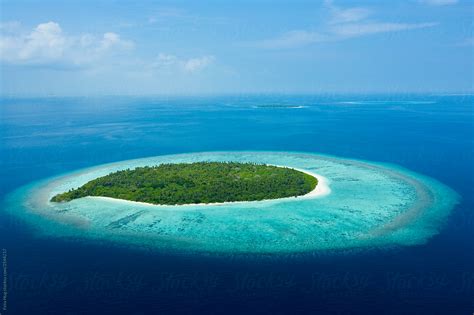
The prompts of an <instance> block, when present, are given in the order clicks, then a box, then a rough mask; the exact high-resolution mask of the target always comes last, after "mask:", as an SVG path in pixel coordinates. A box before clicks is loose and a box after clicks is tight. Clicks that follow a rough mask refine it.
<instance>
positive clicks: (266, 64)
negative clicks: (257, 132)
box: [0, 0, 474, 96]
mask: <svg viewBox="0 0 474 315" xmlns="http://www.w3.org/2000/svg"><path fill="white" fill-rule="evenodd" d="M0 20H1V21H0V71H1V72H0V87H1V91H0V94H1V95H3V96H8V95H20V96H44V95H59V96H63V95H64V96H74V95H78V96H92V95H174V94H176V95H193V94H227V93H233V94H241V93H284V94H288V93H423V92H430V93H472V92H473V91H474V87H473V85H474V84H473V81H474V78H473V77H474V62H473V59H474V57H473V56H474V35H473V28H474V27H473V20H474V1H472V0H393V1H388V0H387V1H376V0H372V1H369V0H351V1H347V0H346V1H344V0H321V1H315V0H312V1H302V0H292V1H290V0H286V1H282V0H253V1H250V0H246V1H239V0H233V1H225V0H212V1H211V0H202V1H195V0H188V1H185V0H182V1H147V0H142V1H118V0H115V1H113V0H109V1H105V0H94V1H90V0H83V1H67V0H62V1H52V0H41V1H32V0H0Z"/></svg>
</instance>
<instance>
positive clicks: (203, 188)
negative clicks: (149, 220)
mask: <svg viewBox="0 0 474 315" xmlns="http://www.w3.org/2000/svg"><path fill="white" fill-rule="evenodd" d="M317 183H318V180H317V179H316V178H315V177H313V176H311V175H308V174H306V173H303V172H300V171H297V170H294V169H290V168H286V167H277V166H271V165H265V164H254V163H237V162H196V163H179V164H161V165H158V166H145V167H137V168H135V169H126V170H123V171H117V172H114V173H111V174H108V175H106V176H103V177H99V178H96V179H94V180H91V181H90V182H88V183H86V184H84V185H83V186H81V187H79V188H77V189H71V190H69V191H68V192H65V193H61V194H58V195H56V196H54V197H53V198H52V199H51V201H52V202H65V201H70V200H73V199H77V198H82V197H86V196H103V197H111V198H117V199H125V200H131V201H140V202H146V203H152V204H162V205H181V204H191V203H215V202H230V201H255V200H264V199H276V198H285V197H296V196H301V195H305V194H307V193H309V192H310V191H312V190H313V189H314V188H315V187H316V185H317Z"/></svg>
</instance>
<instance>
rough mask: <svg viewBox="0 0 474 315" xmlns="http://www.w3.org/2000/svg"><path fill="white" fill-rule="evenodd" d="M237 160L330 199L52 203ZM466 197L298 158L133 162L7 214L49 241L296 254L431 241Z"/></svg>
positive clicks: (396, 173)
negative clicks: (102, 187)
mask: <svg viewBox="0 0 474 315" xmlns="http://www.w3.org/2000/svg"><path fill="white" fill-rule="evenodd" d="M195 161H238V162H250V161H251V162H258V163H267V164H276V165H285V166H289V167H294V168H299V169H303V170H307V171H310V172H314V173H317V174H319V175H322V176H324V177H326V178H327V179H328V180H329V187H330V189H331V191H332V192H331V194H329V195H327V196H323V197H319V198H314V199H299V198H295V199H294V200H292V199H290V200H288V199H281V200H269V201H257V202H248V203H229V204H221V205H199V206H193V205H189V206H179V207H175V206H156V205H145V204H139V203H131V202H122V201H116V200H104V199H99V198H90V197H87V198H81V199H77V200H73V201H71V202H68V203H64V204H54V203H50V202H49V199H50V198H51V197H52V196H54V195H55V194H57V193H59V192H63V191H66V190H69V189H70V188H75V187H78V186H81V185H83V184H84V183H86V182H87V181H89V180H91V179H94V178H97V177H99V176H103V175H106V174H108V173H110V172H112V171H116V170H121V169H125V168H134V167H137V166H144V165H156V164H159V163H170V162H173V163H178V162H195ZM457 200H458V196H457V194H456V193H455V192H454V191H453V190H451V189H450V188H449V187H447V186H445V185H443V184H441V183H439V182H437V181H436V180H433V179H430V178H428V177H425V176H422V175H420V174H416V173H413V172H410V171H408V170H406V169H403V168H401V167H398V166H395V165H384V164H380V163H372V162H370V163H369V162H364V161H357V160H349V159H343V158H337V157H332V156H327V155H317V154H308V153H289V152H205V153H192V154H179V155H165V156H156V157H150V158H143V159H136V160H127V161H122V162H117V163H112V164H104V165H99V166H97V167H93V168H88V169H83V170H79V171H76V172H73V173H69V174H65V175H63V176H59V177H55V178H52V179H49V180H45V181H41V182H38V183H34V184H32V185H29V186H26V187H23V188H21V189H19V190H17V191H16V192H14V193H13V194H11V195H10V196H9V198H8V199H7V209H8V210H9V211H10V212H11V213H15V214H16V215H19V216H21V217H22V218H23V219H25V220H26V221H28V222H29V223H31V224H32V225H33V226H35V227H36V231H37V232H38V233H40V234H42V235H48V236H55V237H65V236H74V237H81V238H84V237H85V238H91V239H98V240H113V241H115V242H120V243H124V244H129V245H140V246H145V247H148V248H154V249H159V250H173V251H193V252H196V251H199V252H214V253H291V252H311V251H317V250H330V249H348V248H356V247H374V246H391V245H414V244H420V243H424V242H426V241H427V240H428V239H429V238H430V237H431V236H433V235H435V234H437V233H438V231H439V229H440V227H442V225H443V223H444V221H445V219H446V218H447V216H448V215H449V212H450V210H451V209H452V208H453V207H454V205H455V204H456V203H457Z"/></svg>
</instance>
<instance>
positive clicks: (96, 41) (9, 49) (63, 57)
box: [0, 22, 133, 67]
mask: <svg viewBox="0 0 474 315" xmlns="http://www.w3.org/2000/svg"><path fill="white" fill-rule="evenodd" d="M2 33H5V32H3V31H2ZM132 47H133V43H132V42H131V41H125V40H122V39H121V38H120V36H119V35H118V34H115V33H111V32H108V33H105V34H103V35H102V36H95V35H91V34H82V35H78V36H70V35H67V34H65V33H64V32H63V30H62V29H61V27H60V25H59V24H58V23H55V22H47V23H42V24H39V25H38V26H36V27H35V28H34V29H33V30H32V31H31V32H29V33H26V34H20V33H15V34H8V35H6V36H3V34H2V37H1V38H0V60H1V61H2V62H5V63H10V64H20V65H54V66H58V65H62V66H69V67H70V66H86V65H87V64H90V63H93V62H95V61H98V60H101V59H103V58H105V57H107V56H108V55H110V54H112V53H114V52H116V51H120V50H123V49H130V48H132Z"/></svg>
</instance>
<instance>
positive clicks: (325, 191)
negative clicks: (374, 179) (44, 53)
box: [85, 164, 331, 208]
mask: <svg viewBox="0 0 474 315" xmlns="http://www.w3.org/2000/svg"><path fill="white" fill-rule="evenodd" d="M267 165H272V166H277V167H286V168H291V169H294V170H296V171H300V172H303V173H306V174H308V175H311V176H313V177H315V178H316V179H317V180H318V184H317V185H316V187H315V188H314V189H313V190H312V191H310V192H309V193H307V194H306V195H302V196H297V197H285V198H277V199H263V200H254V201H227V202H213V203H187V204H182V205H157V204H153V203H148V202H141V201H131V200H125V199H117V198H112V197H102V196H89V197H85V198H94V199H102V200H106V201H111V202H118V203H132V204H141V205H147V206H152V207H173V208H175V207H190V206H193V207H195V206H223V205H229V204H243V203H254V202H262V201H285V200H301V199H314V198H321V197H324V196H327V195H329V194H330V193H331V188H329V180H328V179H327V178H326V177H324V176H321V175H319V174H316V173H313V172H309V171H307V170H303V169H299V168H294V167H289V166H282V165H275V164H267Z"/></svg>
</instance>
